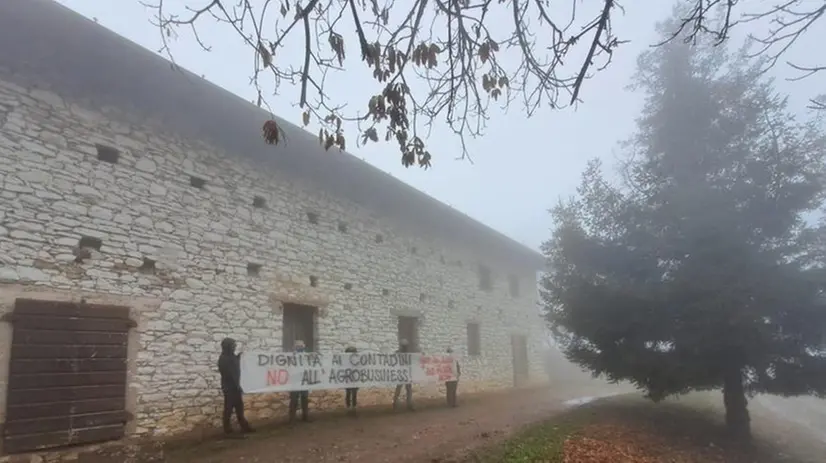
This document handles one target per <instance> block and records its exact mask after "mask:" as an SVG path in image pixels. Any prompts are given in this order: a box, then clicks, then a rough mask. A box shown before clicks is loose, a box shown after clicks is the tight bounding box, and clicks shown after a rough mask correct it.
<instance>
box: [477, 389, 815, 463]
mask: <svg viewBox="0 0 826 463" xmlns="http://www.w3.org/2000/svg"><path fill="white" fill-rule="evenodd" d="M721 411H722V410H721V406H720V405H719V396H717V395H716V394H714V395H709V394H696V395H689V396H686V397H683V398H681V399H678V400H670V401H667V402H663V403H659V404H655V403H652V402H650V401H648V400H645V399H642V398H641V397H639V396H636V395H625V396H618V397H612V398H607V399H603V400H598V401H595V402H592V403H589V404H586V405H583V406H580V407H577V408H572V409H570V410H568V411H566V412H564V413H562V414H560V415H557V416H555V417H554V418H552V419H550V420H548V421H546V422H543V423H540V424H537V425H534V426H530V427H528V428H526V429H524V430H522V431H521V432H518V433H517V434H516V435H514V436H513V437H512V438H511V439H509V440H508V441H506V442H505V443H504V444H500V445H496V446H492V447H490V448H486V449H483V450H482V451H481V452H476V453H475V454H473V455H470V456H469V457H468V458H467V460H466V461H468V462H477V463H532V462H547V463H613V462H617V463H619V462H624V463H656V462H664V461H668V462H675V463H713V462H725V463H728V462H732V463H734V462H750V463H751V462H755V463H756V462H760V463H792V462H794V463H798V462H806V461H823V460H822V459H821V460H809V459H798V458H796V457H792V456H791V455H789V454H788V453H784V452H779V451H778V450H777V447H776V446H774V445H773V443H772V442H770V441H769V440H767V439H763V438H762V436H761V435H759V433H756V435H755V441H754V442H753V443H752V444H751V445H745V444H741V443H737V442H734V441H731V440H729V439H728V435H727V433H726V430H725V426H724V425H723V421H722V416H721ZM758 428H759V427H758ZM821 458H822V455H821Z"/></svg>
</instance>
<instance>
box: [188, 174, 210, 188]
mask: <svg viewBox="0 0 826 463" xmlns="http://www.w3.org/2000/svg"><path fill="white" fill-rule="evenodd" d="M189 185H190V186H192V187H195V188H197V189H199V190H203V189H204V187H205V186H206V180H204V179H202V178H201V177H196V176H194V175H193V176H191V177H189Z"/></svg>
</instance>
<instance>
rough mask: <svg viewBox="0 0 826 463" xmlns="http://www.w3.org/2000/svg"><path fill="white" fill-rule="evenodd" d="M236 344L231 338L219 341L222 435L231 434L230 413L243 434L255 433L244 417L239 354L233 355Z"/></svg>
mask: <svg viewBox="0 0 826 463" xmlns="http://www.w3.org/2000/svg"><path fill="white" fill-rule="evenodd" d="M235 346H236V342H235V340H234V339H232V338H224V340H223V341H221V356H220V357H218V372H219V373H220V374H221V392H223V393H224V415H223V417H222V418H223V424H224V434H227V435H230V434H232V426H231V425H230V420H231V418H232V412H233V411H234V412H235V417H236V418H237V419H238V425H239V426H241V431H243V432H244V433H251V432H255V431H254V430H253V429H252V427H250V424H249V423H248V422H247V419H246V418H245V417H244V397H243V396H244V391H243V390H242V389H241V354H236V353H235Z"/></svg>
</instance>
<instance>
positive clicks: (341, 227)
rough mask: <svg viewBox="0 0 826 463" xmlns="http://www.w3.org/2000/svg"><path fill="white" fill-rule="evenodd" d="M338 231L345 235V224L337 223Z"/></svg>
mask: <svg viewBox="0 0 826 463" xmlns="http://www.w3.org/2000/svg"><path fill="white" fill-rule="evenodd" d="M338 231H340V232H341V233H347V224H346V223H344V222H339V223H338Z"/></svg>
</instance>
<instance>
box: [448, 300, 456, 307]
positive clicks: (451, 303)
mask: <svg viewBox="0 0 826 463" xmlns="http://www.w3.org/2000/svg"><path fill="white" fill-rule="evenodd" d="M455 307H456V302H455V301H454V300H453V299H448V300H447V308H448V309H453V308H455Z"/></svg>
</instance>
